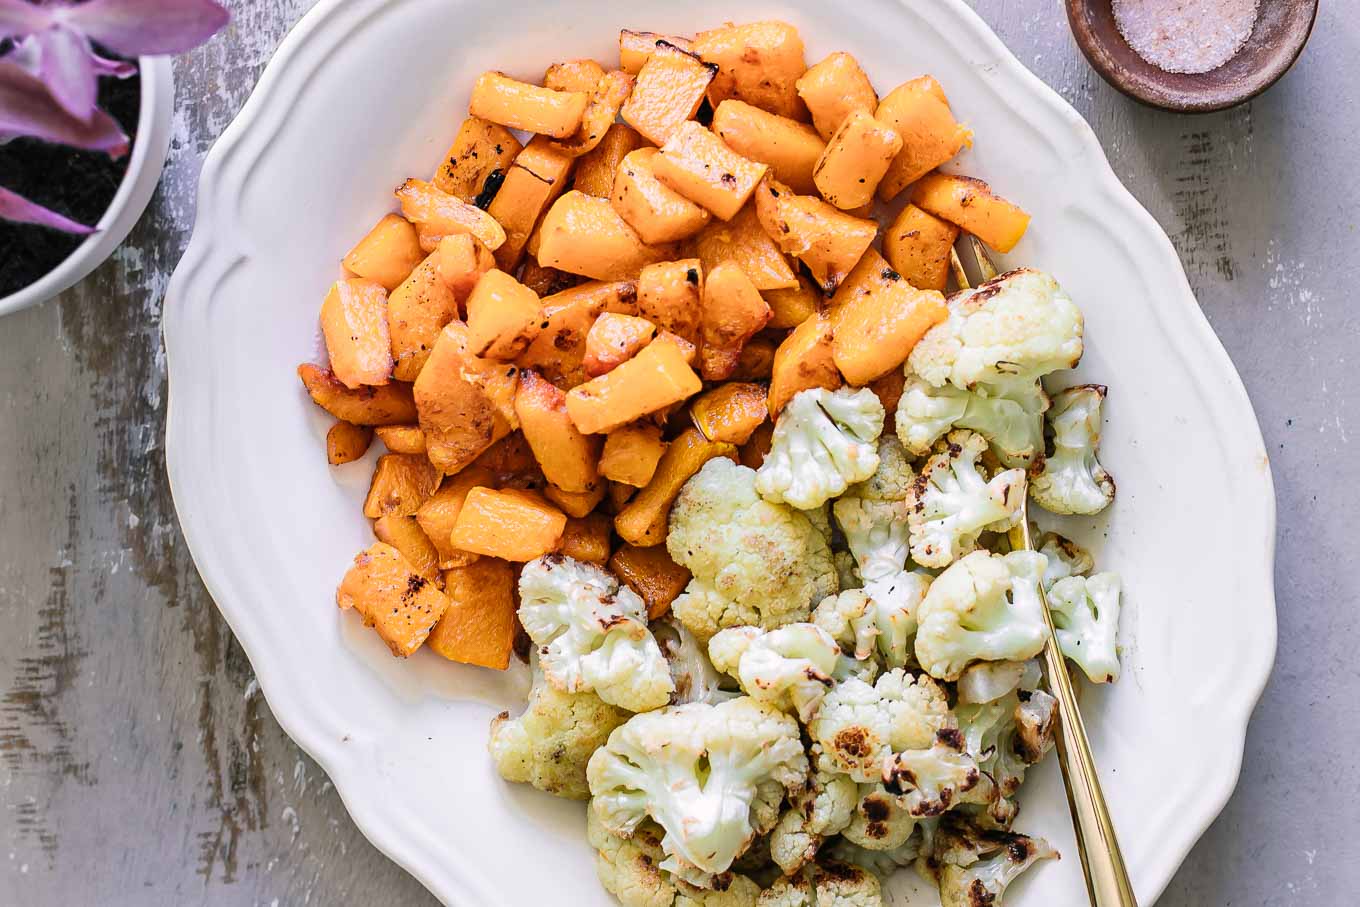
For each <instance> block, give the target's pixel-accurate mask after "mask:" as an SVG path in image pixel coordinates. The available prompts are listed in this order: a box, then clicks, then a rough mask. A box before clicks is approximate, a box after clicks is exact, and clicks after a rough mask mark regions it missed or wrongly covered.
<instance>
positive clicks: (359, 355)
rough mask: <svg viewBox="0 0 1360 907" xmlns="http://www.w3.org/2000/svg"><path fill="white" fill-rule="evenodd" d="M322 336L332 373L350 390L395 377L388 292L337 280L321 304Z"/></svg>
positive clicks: (357, 280) (362, 281)
mask: <svg viewBox="0 0 1360 907" xmlns="http://www.w3.org/2000/svg"><path fill="white" fill-rule="evenodd" d="M321 335H322V336H323V337H325V339H326V352H327V353H328V354H329V355H330V360H331V371H332V372H334V373H335V377H337V378H339V379H340V382H341V383H342V384H344V385H345V386H346V387H348V388H356V387H362V386H364V385H366V384H368V385H376V384H386V383H387V382H388V380H389V379H390V378H391V377H392V339H391V336H390V335H389V334H388V330H387V291H386V290H384V289H383V288H382V284H379V283H376V282H375V281H372V280H365V279H364V278H362V277H351V278H349V279H348V280H337V281H336V282H335V283H333V284H331V289H330V292H328V293H327V294H326V299H325V301H324V302H322V303H321Z"/></svg>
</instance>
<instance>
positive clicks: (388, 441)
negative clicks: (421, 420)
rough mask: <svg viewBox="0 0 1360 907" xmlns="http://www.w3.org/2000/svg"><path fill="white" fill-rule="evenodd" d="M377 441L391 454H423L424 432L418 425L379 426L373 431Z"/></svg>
mask: <svg viewBox="0 0 1360 907" xmlns="http://www.w3.org/2000/svg"><path fill="white" fill-rule="evenodd" d="M374 432H375V433H376V434H377V436H378V440H379V441H381V442H383V446H384V447H386V448H387V449H388V450H389V451H390V452H392V453H404V454H423V453H424V452H425V432H423V431H421V430H420V426H419V425H380V426H379V427H378V428H376V429H374Z"/></svg>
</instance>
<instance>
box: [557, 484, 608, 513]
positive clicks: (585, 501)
mask: <svg viewBox="0 0 1360 907" xmlns="http://www.w3.org/2000/svg"><path fill="white" fill-rule="evenodd" d="M604 492H605V483H604V482H598V483H596V485H595V487H594V488H592V489H591V490H589V491H567V490H565V489H562V488H558V487H557V486H556V485H553V484H552V483H549V484H547V485H545V486H543V494H544V496H545V497H547V499H548V500H549V501H552V502H553V503H554V504H556V505H557V506H558V507H559V508H560V509H561V511H562V512H563V513H565V514H566V515H567V516H569V517H572V518H579V517H583V516H585V515H586V514H588V513H590V512H591V511H592V510H594V509H595V508H596V507H598V506H599V504H600V502H601V501H603V500H604Z"/></svg>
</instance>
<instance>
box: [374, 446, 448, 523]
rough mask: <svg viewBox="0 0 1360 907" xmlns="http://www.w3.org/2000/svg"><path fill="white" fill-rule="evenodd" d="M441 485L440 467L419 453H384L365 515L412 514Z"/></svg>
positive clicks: (375, 471)
mask: <svg viewBox="0 0 1360 907" xmlns="http://www.w3.org/2000/svg"><path fill="white" fill-rule="evenodd" d="M438 487H439V470H438V469H436V468H435V467H434V466H433V465H432V464H431V463H430V461H429V460H428V459H426V458H425V457H423V456H421V455H419V454H383V455H382V456H381V457H378V466H377V468H376V469H374V470H373V481H372V482H371V483H370V484H369V486H368V497H367V498H365V499H364V516H366V517H368V518H369V519H370V520H376V519H377V518H378V517H380V516H386V515H388V514H396V515H397V516H410V515H412V514H413V513H415V512H416V511H417V510H419V509H420V505H421V504H424V503H425V502H426V501H427V500H429V497H430V495H432V494H434V490H435V489H436V488H438Z"/></svg>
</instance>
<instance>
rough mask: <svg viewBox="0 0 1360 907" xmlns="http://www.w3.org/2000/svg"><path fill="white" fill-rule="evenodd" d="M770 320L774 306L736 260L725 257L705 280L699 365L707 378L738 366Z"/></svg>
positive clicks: (716, 378)
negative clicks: (752, 339)
mask: <svg viewBox="0 0 1360 907" xmlns="http://www.w3.org/2000/svg"><path fill="white" fill-rule="evenodd" d="M769 320H770V307H769V306H768V305H766V303H765V300H764V299H762V298H761V296H760V291H759V290H757V289H756V287H755V284H753V283H751V279H750V278H749V277H747V276H746V272H744V271H743V270H742V269H741V268H740V267H738V266H737V265H736V264H734V263H732V262H730V261H725V262H723V263H722V264H720V265H718V266H717V267H716V268H714V269H713V270H712V271H710V272H709V274H708V278H707V280H706V281H705V282H704V309H703V317H702V319H701V321H700V332H699V333H700V338H701V340H702V343H701V344H700V346H699V367H700V373H701V374H702V375H703V377H704V380H706V381H724V380H726V379H727V378H728V377H729V376H731V374H732V372H733V371H735V370H736V367H737V360H738V358H740V356H741V348H742V347H743V346H745V345H746V341H748V340H750V339H751V338H752V337H753V336H755V333H756V332H757V331H759V330H760V329H761V328H763V327H765V325H766V323H767V322H769Z"/></svg>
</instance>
